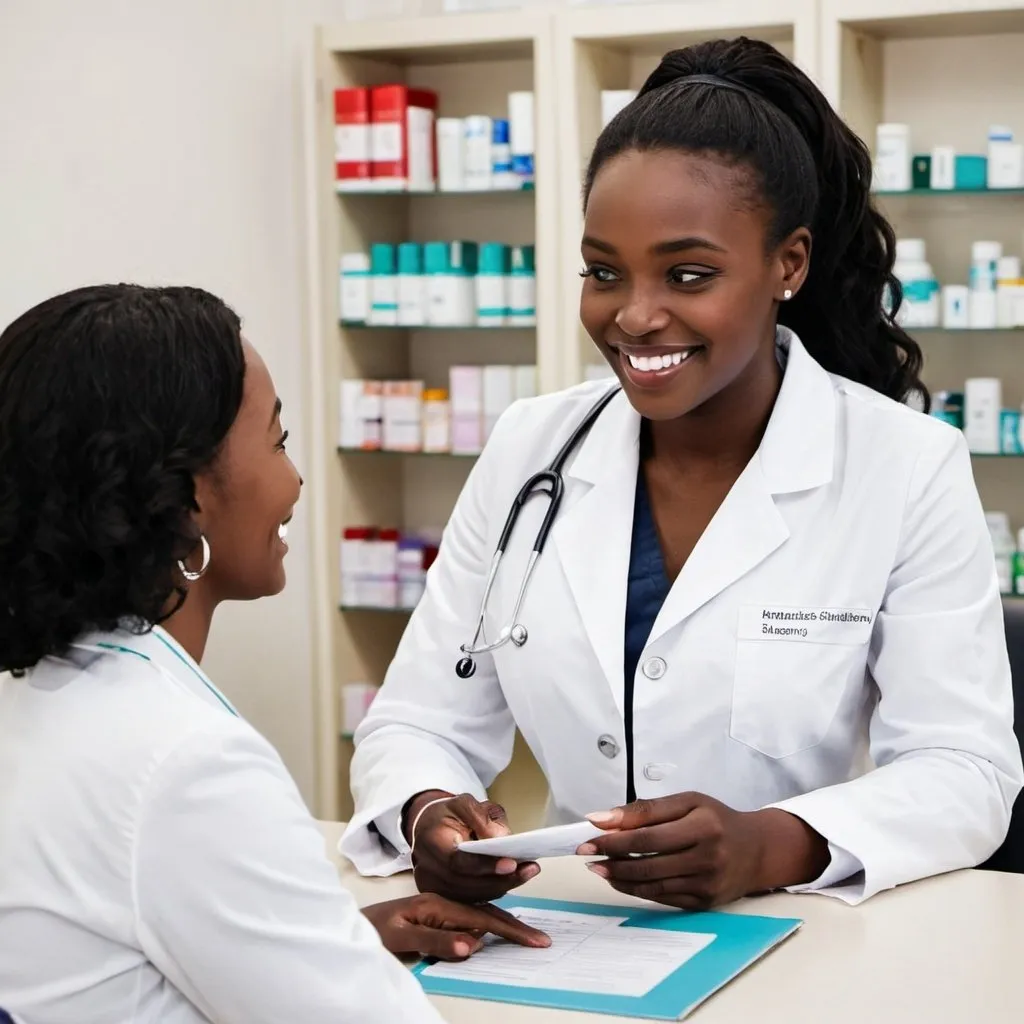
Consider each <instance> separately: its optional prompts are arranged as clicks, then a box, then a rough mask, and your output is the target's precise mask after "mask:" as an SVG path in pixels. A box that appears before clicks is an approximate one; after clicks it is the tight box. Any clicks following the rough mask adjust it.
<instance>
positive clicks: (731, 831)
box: [577, 793, 830, 910]
mask: <svg viewBox="0 0 1024 1024" xmlns="http://www.w3.org/2000/svg"><path fill="white" fill-rule="evenodd" d="M589 818H590V820H591V821H592V822H593V823H594V824H595V825H597V826H598V827H599V828H603V829H608V830H614V831H609V832H608V833H607V834H606V835H602V836H600V837H599V838H597V839H594V840H591V842H589V843H584V845H583V846H581V847H580V848H579V850H578V851H577V853H579V854H580V855H581V856H594V855H595V854H596V855H599V856H604V857H606V858H607V860H603V861H599V862H595V863H591V864H588V865H587V867H589V868H590V870H591V871H593V872H594V873H595V874H597V875H600V876H601V877H602V878H606V879H607V880H608V881H609V882H610V883H611V885H612V886H613V887H614V888H615V889H618V891H619V892H622V893H626V894H628V895H630V896H639V897H640V898H642V899H649V900H656V901H657V902H658V903H665V904H667V905H668V906H670V907H679V908H681V909H683V910H704V909H706V908H708V907H711V906H717V905H720V904H722V903H729V902H731V901H732V900H735V899H739V898H740V897H741V896H747V895H749V894H750V893H755V892H765V891H768V890H771V889H782V888H786V887H787V886H793V885H802V884H805V883H807V882H811V881H813V880H814V879H815V878H817V877H819V876H820V875H821V874H822V872H824V870H825V869H826V868H827V867H828V865H829V860H830V854H829V847H828V843H827V841H826V840H825V839H823V838H822V836H820V835H819V834H818V833H817V832H815V831H814V829H812V828H811V827H810V826H809V825H807V824H806V823H805V822H804V821H802V820H801V819H800V818H797V817H795V816H794V815H791V814H788V813H787V812H785V811H782V810H779V809H777V808H767V809H764V810H760V811H734V810H733V809H732V808H731V807H727V806H726V805H725V804H723V803H721V802H720V801H718V800H714V799H712V798H711V797H709V796H705V795H704V794H702V793H677V794H675V795H674V796H666V797H659V798H658V799H655V800H637V801H635V802H634V803H631V804H628V805H627V806H625V807H616V808H614V809H613V810H611V811H607V812H604V813H602V814H592V815H589Z"/></svg>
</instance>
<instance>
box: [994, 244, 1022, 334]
mask: <svg viewBox="0 0 1024 1024" xmlns="http://www.w3.org/2000/svg"><path fill="white" fill-rule="evenodd" d="M1020 278H1021V266H1020V257H1019V256H1003V257H1001V258H1000V259H999V261H998V262H997V263H996V327H1002V328H1008V327H1016V326H1018V323H1017V320H1018V313H1019V310H1018V306H1019V305H1020V301H1021V280H1020Z"/></svg>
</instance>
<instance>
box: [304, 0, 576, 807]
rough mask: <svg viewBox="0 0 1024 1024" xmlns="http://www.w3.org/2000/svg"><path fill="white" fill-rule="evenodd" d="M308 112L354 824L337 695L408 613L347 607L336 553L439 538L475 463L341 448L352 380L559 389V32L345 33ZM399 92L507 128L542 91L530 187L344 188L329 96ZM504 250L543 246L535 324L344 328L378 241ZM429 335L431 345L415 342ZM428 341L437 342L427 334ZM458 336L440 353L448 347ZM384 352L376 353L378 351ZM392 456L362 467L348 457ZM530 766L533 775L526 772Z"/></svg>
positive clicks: (328, 55)
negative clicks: (453, 375)
mask: <svg viewBox="0 0 1024 1024" xmlns="http://www.w3.org/2000/svg"><path fill="white" fill-rule="evenodd" d="M314 58H315V59H314V61H313V66H312V68H311V81H310V83H309V85H310V88H309V94H310V97H311V100H312V102H311V104H310V106H309V109H308V115H307V129H308V131H307V136H308V144H307V162H308V166H309V168H310V174H309V196H310V199H309V202H308V223H309V229H308V236H309V265H310V267H311V268H312V271H313V272H312V274H311V282H310V296H309V301H310V308H311V315H310V323H309V336H310V360H309V366H308V375H309V379H310V381H311V382H312V392H313V397H314V400H313V402H312V403H311V408H310V413H309V415H310V417H311V421H312V422H311V425H310V431H309V436H310V438H311V453H310V459H311V462H312V466H313V470H314V471H313V472H311V474H310V476H311V477H312V478H313V481H314V482H313V483H312V484H311V486H310V499H311V505H312V517H313V523H312V527H313V552H312V558H311V563H312V570H313V576H314V580H313V594H312V601H311V603H312V607H313V610H314V616H315V624H314V632H315V637H314V642H315V645H316V651H315V665H316V686H317V693H316V728H317V736H316V746H317V776H316V777H317V793H316V808H315V810H316V812H317V813H318V814H319V815H321V816H322V817H326V818H333V819H338V818H345V817H347V816H348V815H349V814H350V813H351V809H352V808H351V798H350V796H349V785H348V759H349V757H350V756H351V745H346V744H343V743H340V742H339V735H340V706H339V704H340V687H341V686H342V685H343V684H345V683H348V682H356V681H368V682H371V683H379V682H380V681H381V680H382V679H383V678H384V673H385V670H386V668H387V666H388V664H389V662H390V661H391V658H392V656H393V654H394V650H395V647H396V645H397V643H398V641H399V639H400V637H401V633H402V630H403V629H404V626H405V622H406V616H405V615H403V614H399V613H391V614H386V613H385V614H383V615H380V614H373V615H363V614H362V612H363V611H364V610H365V609H344V610H341V609H340V608H339V606H340V604H341V600H340V599H341V594H340V581H339V580H338V578H337V577H338V541H339V538H340V536H341V531H342V529H343V528H344V527H345V526H346V525H350V524H352V523H368V524H376V525H380V526H395V527H398V528H401V529H415V528H418V527H434V526H443V525H444V522H445V520H446V519H447V517H448V515H449V514H450V512H451V509H452V507H453V505H454V503H455V500H456V498H457V495H458V493H459V491H460V489H461V487H462V486H464V484H465V479H466V471H467V467H469V466H471V465H472V464H473V457H472V456H470V457H465V456H454V455H448V454H443V453H442V454H438V455H433V454H430V455H427V454H425V453H405V452H386V453H385V452H380V453H377V452H363V451H358V452H356V451H351V450H345V451H342V452H341V453H340V454H339V452H338V449H337V441H338V423H339V421H340V415H339V408H338V402H339V398H340V395H339V390H340V389H339V382H340V381H341V380H342V379H375V380H400V379H422V380H424V381H425V382H426V384H427V386H428V387H434V386H439V385H446V384H447V381H448V368H449V366H451V365H454V364H456V363H459V364H461V363H472V364H480V365H484V364H497V365H505V364H516V365H522V364H528V365H536V367H537V385H538V389H539V390H540V391H551V390H553V389H556V388H558V387H560V386H562V384H563V383H564V381H563V359H562V355H561V344H560V326H561V320H560V315H559V313H560V307H559V302H560V299H561V296H560V293H559V280H558V277H557V275H556V273H555V268H557V267H558V265H559V262H560V255H561V253H560V236H559V230H558V223H559V217H558V206H557V204H558V201H559V194H560V192H559V182H558V176H557V153H558V146H557V131H558V116H559V115H558V113H557V103H556V90H555V58H554V21H553V18H552V17H551V15H550V13H547V12H543V11H502V12H493V13H480V14H466V15H461V16H459V17H457V18H454V17H445V16H437V17H423V18H406V19H396V20H389V21H365V22H343V23H339V24H335V25H325V26H321V27H320V28H319V29H318V30H317V32H316V36H315V41H314ZM386 82H405V83H407V84H409V85H415V86H419V87H422V88H427V89H432V90H434V91H435V92H437V94H438V96H439V100H440V109H439V115H440V116H442V117H449V116H450V117H465V116H468V115H471V114H487V115H490V116H506V114H507V107H508V94H509V93H510V92H513V91H517V90H532V91H533V93H534V96H535V109H534V147H535V149H534V155H535V174H536V179H535V186H534V188H532V189H530V188H527V189H493V190H481V191H469V190H466V191H458V192H449V191H444V192H442V191H431V192H409V191H389V192H376V191H365V192H363V191H348V190H339V189H338V188H337V186H336V182H335V180H334V103H333V99H334V90H335V89H338V88H344V87H349V86H355V85H362V86H373V85H379V84H383V83H386ZM438 238H447V239H476V240H500V241H503V242H507V243H508V244H511V245H526V244H532V245H534V246H535V255H536V263H537V268H538V275H537V303H536V304H537V311H538V319H537V324H536V326H535V327H520V326H502V327H497V328H495V327H478V326H476V325H472V326H467V327H464V328H451V327H443V328H442V327H437V328H434V327H427V326H423V327H411V326H410V327H405V326H403V327H383V326H381V327H377V326H375V325H352V324H340V323H339V322H338V305H337V303H338V277H337V275H338V261H339V257H340V255H341V254H342V253H343V252H351V251H366V250H367V249H368V247H369V245H370V244H371V243H372V242H378V241H379V242H390V243H397V242H402V241H405V240H410V241H419V242H425V241H428V240H433V239H438ZM420 332H423V333H424V335H425V336H424V338H422V339H421V338H418V337H417V336H418V335H419V333H420ZM428 334H429V338H428V337H426V335H428ZM445 334H449V335H451V336H452V337H451V342H450V344H449V343H446V341H445V338H444V335H445ZM374 339H379V340H380V341H381V343H380V344H375V343H374ZM357 454H358V455H360V456H370V455H379V456H386V457H378V458H372V457H360V458H353V457H352V456H354V455H357ZM528 768H529V766H528Z"/></svg>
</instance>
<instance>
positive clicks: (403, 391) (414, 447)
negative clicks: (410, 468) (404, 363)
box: [382, 380, 423, 452]
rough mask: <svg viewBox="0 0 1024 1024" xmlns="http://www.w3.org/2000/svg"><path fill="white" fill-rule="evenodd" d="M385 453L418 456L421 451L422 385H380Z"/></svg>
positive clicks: (401, 382) (402, 382) (391, 382)
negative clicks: (417, 453) (416, 453)
mask: <svg viewBox="0 0 1024 1024" xmlns="http://www.w3.org/2000/svg"><path fill="white" fill-rule="evenodd" d="M383 401H384V428H383V438H382V439H383V444H382V447H383V448H384V450H385V451H392V452H418V451H419V450H420V449H421V448H422V447H423V382H422V381H419V380H386V381H384V396H383Z"/></svg>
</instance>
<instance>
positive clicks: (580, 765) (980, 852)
mask: <svg viewBox="0 0 1024 1024" xmlns="http://www.w3.org/2000/svg"><path fill="white" fill-rule="evenodd" d="M779 343H780V351H781V353H782V358H785V353H786V352H788V359H787V361H786V369H785V375H784V379H783V384H782V388H781V391H780V394H779V396H778V400H777V402H776V405H775V408H774V411H773V413H772V416H771V420H770V423H769V425H768V428H767V431H766V433H765V436H764V439H763V441H762V443H761V446H760V449H759V450H758V452H757V454H756V455H755V456H754V458H753V459H752V460H751V462H750V463H749V465H747V467H746V468H745V469H744V471H743V472H742V474H741V475H740V477H739V479H738V480H737V481H736V484H735V486H734V487H733V488H732V490H731V492H730V493H729V495H728V497H727V498H726V499H725V501H724V503H723V504H722V506H721V507H720V509H719V510H718V512H717V513H716V515H715V516H714V518H713V520H712V522H711V523H710V525H709V526H708V528H707V530H706V531H705V533H704V535H703V536H702V537H701V539H700V541H699V543H698V544H697V546H696V548H695V549H694V551H693V553H692V554H691V556H690V558H689V560H688V561H687V563H686V565H685V566H684V568H683V570H682V572H681V573H680V575H679V577H678V578H677V579H676V581H675V583H674V584H673V586H672V588H671V592H670V593H669V595H668V598H667V599H666V601H665V604H664V606H663V607H662V609H661V611H660V613H659V615H658V617H657V621H656V622H655V624H654V627H653V630H652V632H651V634H650V637H649V639H648V641H647V645H646V649H645V650H644V652H643V655H642V657H641V658H640V662H639V666H638V668H637V673H636V679H635V689H634V708H633V732H634V764H635V769H634V776H635V783H636V791H637V794H638V796H640V797H659V796H665V795H668V794H671V793H677V792H681V791H698V792H703V793H707V794H710V795H711V796H713V797H716V798H718V799H719V800H722V801H724V802H725V803H726V804H729V805H730V806H732V807H734V808H737V809H740V810H754V809H757V808H761V807H765V806H779V807H782V808H784V809H785V810H787V811H790V812H792V813H793V814H795V815H798V816H799V817H801V818H802V819H804V820H805V821H807V822H808V823H809V824H810V825H811V826H813V827H814V828H815V829H817V831H818V832H819V833H821V834H822V835H823V836H825V837H826V838H827V839H828V841H829V844H830V847H831V852H832V863H831V865H830V866H829V868H828V870H827V871H826V872H825V874H824V875H823V876H822V877H821V878H819V879H817V880H816V881H815V882H813V883H812V884H811V885H810V886H807V887H806V888H807V889H810V890H822V891H828V892H829V893H831V894H834V895H839V896H841V897H842V898H845V899H847V900H848V901H850V902H856V901H858V900H861V899H863V898H866V897H868V896H870V895H872V894H873V893H876V892H878V891H880V890H883V889H886V888H889V887H892V886H895V885H897V884H899V883H902V882H907V881H910V880H913V879H917V878H920V877H923V876H927V875H931V874H934V873H938V872H942V871H946V870H950V869H953V868H960V867H965V866H968V865H975V864H977V863H979V862H981V861H982V860H984V859H985V858H986V857H988V856H989V855H990V854H991V853H992V852H993V851H994V850H995V849H996V848H997V847H998V846H999V844H1000V843H1001V841H1002V840H1003V838H1004V836H1005V834H1006V831H1007V827H1008V822H1009V814H1010V809H1011V806H1012V804H1013V801H1014V799H1015V797H1016V796H1017V793H1018V791H1019V790H1020V787H1021V781H1022V769H1021V756H1020V749H1019V747H1018V744H1017V741H1016V739H1015V737H1014V734H1013V731H1012V719H1013V714H1012V692H1011V685H1010V671H1009V663H1008V658H1007V652H1006V641H1005V634H1004V627H1003V619H1002V611H1001V605H1000V596H999V591H998V584H997V580H996V571H995V563H994V558H993V551H992V544H991V541H990V539H989V534H988V531H987V528H986V524H985V520H984V516H983V512H982V508H981V504H980V502H979V499H978V494H977V491H976V488H975V485H974V481H973V477H972V472H971V462H970V457H969V454H968V451H967V448H966V445H965V443H964V440H963V437H962V435H961V434H960V433H959V432H958V431H956V430H955V429H954V428H952V427H950V426H948V425H947V424H944V423H941V422H939V421H938V420H936V419H934V418H930V417H928V416H925V415H922V414H920V413H918V412H915V411H912V410H910V409H909V408H907V407H905V406H902V405H899V404H897V403H895V402H892V401H889V400H888V399H885V398H883V397H881V396H879V395H878V394H876V393H875V392H873V391H871V390H869V389H867V388H865V387H862V386H859V385H856V384H853V383H851V382H849V381H847V380H844V379H840V378H837V377H834V376H830V375H829V374H827V373H826V372H825V371H824V370H823V369H822V368H821V367H820V366H819V365H818V364H817V363H816V362H815V361H814V360H813V359H812V358H811V357H810V356H809V355H808V353H807V351H806V350H805V349H804V347H803V345H802V344H801V343H800V341H799V340H798V339H796V338H795V336H793V335H792V334H791V332H788V331H786V330H780V332H779ZM607 387H608V384H607V382H605V383H591V384H586V385H582V386H579V387H576V388H573V389H571V390H569V391H566V392H563V393H560V394H555V395H550V396H542V397H539V398H536V399H532V400H529V401H527V402H522V403H519V404H517V405H515V406H513V407H512V409H511V410H509V412H508V413H507V414H506V415H505V416H504V417H503V419H502V420H501V421H500V423H499V424H498V426H497V427H496V429H495V431H494V434H493V436H492V438H491V440H490V442H489V444H488V445H487V448H486V450H485V452H484V454H483V455H482V456H481V458H480V459H479V461H478V463H477V464H476V466H475V467H474V469H473V471H472V473H471V476H470V479H469V482H468V484H467V486H466V488H465V490H464V492H463V494H462V496H461V497H460V500H459V502H458V505H457V507H456V509H455V512H454V514H453V516H452V519H451V521H450V523H449V525H448V528H447V531H446V533H445V536H444V540H443V542H442V546H441V554H440V557H439V559H438V561H437V563H436V564H435V566H434V567H433V569H432V571H431V573H430V575H429V579H428V583H427V589H426V594H425V597H424V599H423V600H422V602H421V603H420V605H419V607H418V608H417V610H416V611H415V613H414V614H413V616H412V619H411V621H410V624H409V627H408V629H407V631H406V633H405V635H404V637H403V639H402V642H401V645H400V647H399V649H398V653H397V656H396V658H395V660H394V662H393V664H392V665H391V668H390V670H389V672H388V675H387V678H386V680H385V683H384V687H383V689H382V691H381V693H380V695H379V696H378V698H377V700H376V701H375V703H374V705H373V707H372V709H371V711H370V714H369V716H368V718H367V719H366V720H365V721H364V723H363V724H362V726H361V728H360V729H359V731H358V734H357V737H356V741H357V750H356V754H355V758H354V761H353V765H352V785H353V790H354V793H355V796H356V801H357V805H356V814H355V817H354V819H353V821H352V823H351V826H350V828H349V829H348V831H347V833H346V835H345V836H344V838H343V840H342V844H341V849H342V851H343V852H344V853H346V854H347V855H348V856H350V857H351V858H352V859H353V860H354V861H355V863H356V865H357V866H358V868H359V869H360V870H361V871H363V872H365V873H368V874H376V873H381V874H386V873H389V872H392V871H396V870H399V869H401V868H403V867H405V866H407V865H408V863H409V852H408V846H407V845H406V843H405V841H404V839H403V838H402V836H401V834H400V832H399V829H398V819H399V814H400V810H401V808H402V806H403V804H404V803H405V802H406V801H407V800H408V799H409V797H410V796H412V795H413V794H415V793H417V792H420V791H423V790H427V789H441V790H448V791H451V792H454V793H459V792H463V791H468V792H471V793H474V794H476V795H477V796H478V797H482V796H483V795H484V792H485V790H486V788H487V786H488V785H490V783H491V782H492V780H493V779H494V777H495V776H496V775H497V774H498V773H499V772H500V771H501V770H502V769H503V768H504V767H505V766H506V765H507V764H508V762H509V759H510V756H511V751H512V743H513V737H514V728H515V726H518V727H519V729H520V730H521V731H522V734H523V736H524V738H525V739H526V741H527V742H528V743H529V745H530V747H531V749H532V751H533V754H534V756H535V757H536V759H537V761H538V762H539V764H540V767H541V768H542V769H543V771H544V774H545V775H546V777H547V780H548V783H549V786H550V801H549V819H550V821H551V822H559V821H567V820H573V819H578V818H580V817H581V816H582V815H584V814H586V813H588V812H590V811H597V810H603V809H606V808H608V807H610V806H614V805H616V804H619V803H621V802H622V801H623V800H624V798H625V793H626V775H625V772H626V755H625V748H626V737H625V735H624V727H623V638H624V618H625V607H626V580H627V569H628V565H629V557H630V539H631V525H632V518H633V502H634V495H635V482H636V474H637V468H638V458H639V455H638V436H639V426H640V421H639V417H638V415H637V413H636V412H635V411H634V410H633V409H632V407H631V406H630V404H629V402H628V401H627V399H626V398H625V396H624V395H621V394H620V395H619V396H618V397H616V398H615V399H613V401H612V403H611V404H610V405H609V406H608V408H607V409H606V410H605V411H604V412H603V413H602V415H601V417H600V418H599V419H598V421H597V423H596V424H595V426H594V428H593V430H592V431H591V433H590V435H589V436H588V438H587V439H586V441H585V442H584V444H583V445H582V447H581V449H580V451H579V453H578V455H577V456H576V457H575V458H574V459H573V460H572V461H571V463H570V465H569V466H568V468H567V470H566V491H565V499H564V504H563V507H562V511H561V513H560V515H559V517H558V520H557V522H556V524H555V526H554V529H553V531H552V534H551V536H550V538H549V542H548V545H547V548H546V549H545V552H544V554H543V555H542V557H541V558H540V560H539V562H538V564H537V569H536V573H535V575H534V578H533V582H532V584H531V586H530V590H529V594H528V596H527V598H526V602H525V605H524V608H523V611H522V614H521V617H520V621H521V622H522V623H523V624H524V625H525V626H526V627H527V629H528V630H529V640H528V642H527V644H526V645H525V646H524V647H523V648H521V649H519V648H516V647H513V646H512V645H507V646H505V647H504V648H502V649H501V650H499V651H498V652H497V653H495V654H494V655H493V656H484V657H480V658H478V659H477V663H478V668H477V672H476V674H475V675H474V676H473V677H472V678H471V679H468V680H462V679H459V678H458V677H457V676H456V675H455V671H454V670H455V663H456V661H457V660H458V658H459V656H460V655H459V645H460V644H462V643H467V642H468V641H469V640H470V639H471V638H472V635H473V627H474V622H475V620H476V616H477V610H478V607H479V602H480V597H481V594H482V592H483V587H484V580H485V577H486V574H487V569H488V565H489V562H490V560H491V557H492V553H493V551H494V549H495V544H496V541H497V539H498V535H499V533H500V532H501V529H502V527H503V525H504V522H505V517H506V515H507V512H508V509H509V506H510V504H511V503H512V500H513V497H514V495H515V494H516V492H517V490H518V489H519V487H520V486H521V485H522V483H523V481H524V480H526V479H527V477H529V476H530V474H532V473H534V472H536V471H537V470H538V469H540V468H542V467H543V466H545V465H546V464H547V463H548V462H549V461H550V460H551V458H552V457H553V455H554V453H555V452H556V451H557V450H558V448H559V447H560V446H561V445H562V443H563V442H564V440H565V439H566V438H567V437H568V435H569V434H570V433H571V432H572V430H573V428H574V427H575V426H576V425H577V424H578V423H579V422H580V421H581V420H582V418H583V417H584V416H585V414H586V412H587V410H588V409H589V408H590V407H591V406H592V404H593V403H594V401H595V400H596V399H597V398H598V397H599V395H600V394H601V393H602V391H603V390H604V389H605V388H607ZM544 510H545V503H544V502H543V501H542V500H541V499H537V500H535V501H531V502H530V504H529V505H528V506H527V509H526V511H525V512H524V513H523V515H522V516H521V517H520V520H519V524H518V526H517V529H516V532H515V535H514V539H513V541H512V543H511V544H510V546H509V549H508V552H507V554H506V556H505V559H504V561H503V563H502V566H501V571H500V573H499V575H498V580H497V585H496V586H495V589H494V592H493V594H492V598H491V601H490V604H489V607H488V611H487V619H486V624H487V635H488V637H492V638H493V637H496V636H497V635H498V634H499V632H500V630H501V628H502V627H503V626H506V625H508V617H509V614H510V609H511V608H512V606H513V603H514V600H515V594H516V590H517V588H518V587H519V585H520V581H521V579H522V575H523V571H524V567H525V565H526V561H527V558H528V556H529V552H530V550H531V548H532V546H533V543H534V539H535V536H536V531H537V526H538V524H539V521H540V518H541V516H542V515H543V512H544ZM872 765H875V766H877V767H876V768H875V770H870V771H866V769H867V768H870V767H871V766H872ZM371 823H373V824H374V828H373V829H371V828H370V827H369V826H370V825H371ZM512 825H513V827H515V822H514V821H513V822H512ZM378 831H379V834H378ZM381 836H383V837H385V838H386V839H387V840H388V841H389V842H388V843H384V842H382V841H381Z"/></svg>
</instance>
